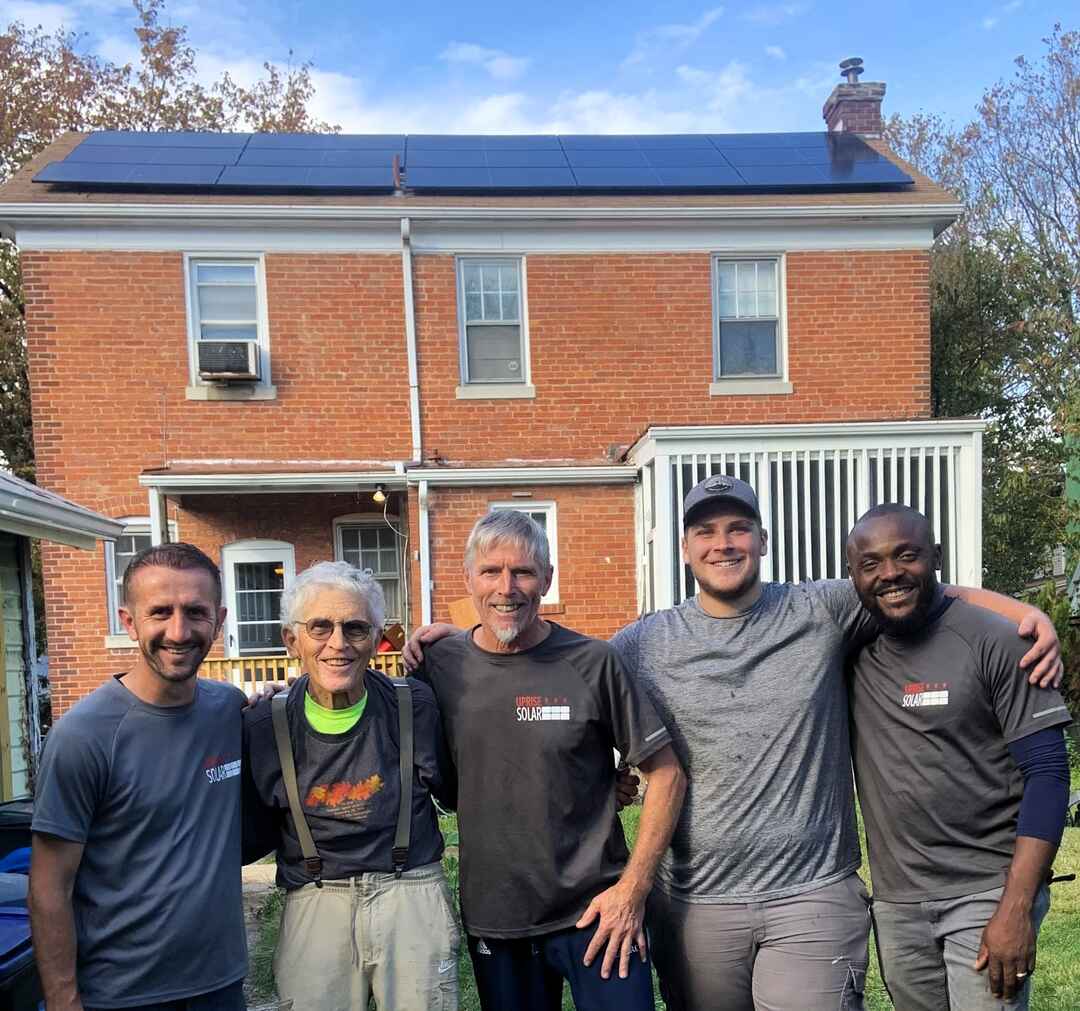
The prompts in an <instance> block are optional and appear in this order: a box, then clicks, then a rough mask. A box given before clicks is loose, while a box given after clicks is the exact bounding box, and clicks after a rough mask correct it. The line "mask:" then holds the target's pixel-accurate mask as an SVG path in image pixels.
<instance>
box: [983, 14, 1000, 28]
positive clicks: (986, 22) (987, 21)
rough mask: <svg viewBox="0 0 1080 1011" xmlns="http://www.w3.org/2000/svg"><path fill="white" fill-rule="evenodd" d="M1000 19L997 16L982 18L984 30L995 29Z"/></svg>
mask: <svg viewBox="0 0 1080 1011" xmlns="http://www.w3.org/2000/svg"><path fill="white" fill-rule="evenodd" d="M997 23H998V19H997V18H995V17H988V18H983V19H982V26H983V30H984V31H987V32H989V31H993V29H994V28H996V27H997Z"/></svg>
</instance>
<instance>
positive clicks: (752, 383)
mask: <svg viewBox="0 0 1080 1011" xmlns="http://www.w3.org/2000/svg"><path fill="white" fill-rule="evenodd" d="M763 260H770V261H772V262H773V263H775V264H776V312H777V317H776V372H775V373H773V374H771V375H753V374H747V375H734V376H723V375H721V374H720V291H719V287H718V283H717V282H718V276H717V266H718V264H720V263H735V262H740V261H741V262H747V261H749V262H761V261H763ZM709 284H710V286H711V288H712V331H713V333H712V360H713V365H712V381H711V382H710V384H709V393H710V394H711V395H712V396H746V395H755V394H789V393H792V392H793V387H792V385H791V381H790V379H789V376H788V327H787V318H788V306H787V257H786V256H785V254H784V253H782V252H769V251H761V252H747V251H745V250H743V251H739V252H728V251H723V250H718V251H714V252H713V253H712V255H711V256H710V262H709Z"/></svg>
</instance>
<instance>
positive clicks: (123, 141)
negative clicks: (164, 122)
mask: <svg viewBox="0 0 1080 1011" xmlns="http://www.w3.org/2000/svg"><path fill="white" fill-rule="evenodd" d="M250 137H251V134H250V133H207V132H204V131H199V132H196V131H186V132H182V131H158V132H143V131H138V130H103V131H102V132H101V133H92V134H90V136H89V137H87V138H86V140H84V141H83V142H82V143H83V144H89V145H91V146H94V147H97V146H99V145H103V146H106V147H108V146H121V147H213V148H220V147H225V148H228V147H243V146H244V145H245V144H246V143H247V142H248V140H249V139H250Z"/></svg>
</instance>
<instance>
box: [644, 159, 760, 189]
mask: <svg viewBox="0 0 1080 1011" xmlns="http://www.w3.org/2000/svg"><path fill="white" fill-rule="evenodd" d="M656 177H657V178H658V179H659V180H660V185H661V186H665V187H670V188H672V189H706V190H707V189H727V188H731V187H734V188H740V189H744V188H745V187H746V184H745V183H744V182H743V178H742V176H741V175H739V173H738V172H736V171H735V169H733V168H725V167H724V166H721V165H708V166H700V167H699V166H691V167H688V168H677V167H670V166H669V167H667V168H658V169H657V170H656Z"/></svg>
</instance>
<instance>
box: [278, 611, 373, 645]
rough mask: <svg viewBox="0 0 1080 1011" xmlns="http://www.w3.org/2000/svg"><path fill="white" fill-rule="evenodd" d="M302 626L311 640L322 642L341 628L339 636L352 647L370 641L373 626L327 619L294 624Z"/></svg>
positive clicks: (363, 622) (365, 622)
mask: <svg viewBox="0 0 1080 1011" xmlns="http://www.w3.org/2000/svg"><path fill="white" fill-rule="evenodd" d="M294 624H296V625H303V626H304V628H306V629H307V634H308V635H310V636H311V638H312V639H316V640H318V641H320V642H322V641H323V640H325V639H329V638H330V636H332V635H333V634H334V629H335V628H337V626H338V625H340V626H341V634H342V635H343V636H345V639H346V640H347V641H348V642H351V643H352V644H353V645H354V646H361V645H363V644H364V643H366V642H368V641H370V639H371V636H372V634H373V633H374V631H375V626H374V625H372V624H371V623H370V622H367V621H331V620H330V619H329V618H309V619H308V620H307V621H297V622H294Z"/></svg>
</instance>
